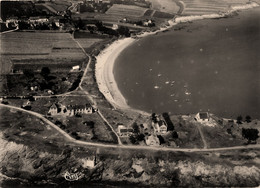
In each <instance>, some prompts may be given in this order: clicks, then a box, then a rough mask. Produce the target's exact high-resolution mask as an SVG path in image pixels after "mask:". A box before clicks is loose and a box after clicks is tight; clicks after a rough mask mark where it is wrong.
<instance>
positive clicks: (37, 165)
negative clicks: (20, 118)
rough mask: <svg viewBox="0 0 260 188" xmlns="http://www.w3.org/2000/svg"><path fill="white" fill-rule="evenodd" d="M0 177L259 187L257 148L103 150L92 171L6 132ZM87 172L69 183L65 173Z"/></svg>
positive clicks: (27, 181)
mask: <svg viewBox="0 0 260 188" xmlns="http://www.w3.org/2000/svg"><path fill="white" fill-rule="evenodd" d="M0 143H1V146H3V147H2V148H3V149H2V150H1V152H0V161H1V163H0V170H1V175H0V181H1V182H2V185H1V186H3V187H8V186H9V187H10V186H13V185H17V184H24V185H63V184H64V185H77V184H79V185H86V184H88V185H89V184H92V183H93V182H96V183H97V182H98V184H110V185H114V184H115V183H116V184H117V185H120V184H121V185H125V184H129V185H135V186H190V185H195V184H196V185H198V186H200V187H202V186H258V185H259V184H260V181H259V180H260V168H259V155H260V152H259V151H258V150H252V151H246V150H245V151H240V152H236V151H233V152H232V153H235V154H236V156H232V155H231V153H230V152H225V153H224V152H223V153H191V154H190V153H182V152H168V153H167V152H156V153H153V152H147V153H145V152H137V153H136V152H129V151H128V152H124V153H125V154H122V153H117V154H111V155H108V154H102V152H101V154H100V155H99V156H98V159H99V162H98V164H97V165H96V167H95V168H93V169H88V168H84V167H83V166H84V165H82V158H80V157H77V156H76V155H75V151H73V149H70V148H69V147H68V148H66V149H65V150H64V151H63V152H62V154H53V153H49V152H42V151H37V150H36V149H33V148H30V147H28V146H25V145H23V144H17V143H15V142H11V141H6V140H5V139H4V138H3V136H2V135H1V138H0ZM66 171H70V172H73V173H74V174H75V173H82V174H83V178H81V179H80V180H78V181H72V182H70V181H66V180H65V179H64V172H66Z"/></svg>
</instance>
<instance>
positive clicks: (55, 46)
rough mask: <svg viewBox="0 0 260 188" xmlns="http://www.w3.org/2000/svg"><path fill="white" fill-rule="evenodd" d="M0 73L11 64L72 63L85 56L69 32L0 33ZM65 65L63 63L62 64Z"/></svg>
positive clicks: (5, 71) (5, 70)
mask: <svg viewBox="0 0 260 188" xmlns="http://www.w3.org/2000/svg"><path fill="white" fill-rule="evenodd" d="M0 54H1V60H0V61H1V74H8V73H10V71H11V64H12V63H13V62H16V63H17V62H19V64H22V63H24V64H31V65H32V64H40V63H43V64H46V63H47V64H65V63H69V64H71V63H72V64H74V63H73V61H76V62H77V63H78V62H80V61H82V60H83V59H84V58H85V55H84V53H83V52H82V50H81V49H80V48H79V47H78V46H77V44H76V43H75V42H74V41H73V40H72V38H71V36H70V34H69V33H34V32H13V33H7V34H4V35H1V48H0ZM64 66H65V65H64Z"/></svg>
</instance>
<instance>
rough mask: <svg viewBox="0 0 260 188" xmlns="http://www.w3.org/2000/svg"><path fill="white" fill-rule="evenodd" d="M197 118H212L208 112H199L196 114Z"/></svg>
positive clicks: (198, 119) (202, 119) (199, 119)
mask: <svg viewBox="0 0 260 188" xmlns="http://www.w3.org/2000/svg"><path fill="white" fill-rule="evenodd" d="M195 118H196V120H197V121H199V122H205V121H209V120H210V116H209V113H208V112H199V113H197V114H196V116H195Z"/></svg>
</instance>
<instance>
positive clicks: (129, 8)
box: [106, 4, 147, 18]
mask: <svg viewBox="0 0 260 188" xmlns="http://www.w3.org/2000/svg"><path fill="white" fill-rule="evenodd" d="M146 10H147V9H146V8H142V7H138V6H133V5H119V4H114V5H113V6H112V7H111V8H110V9H108V11H107V12H106V14H108V15H112V16H118V17H122V18H124V17H141V16H143V15H144V13H145V12H146Z"/></svg>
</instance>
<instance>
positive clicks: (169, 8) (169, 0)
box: [149, 0, 180, 14]
mask: <svg viewBox="0 0 260 188" xmlns="http://www.w3.org/2000/svg"><path fill="white" fill-rule="evenodd" d="M149 2H151V3H152V9H153V10H157V11H161V12H166V13H169V14H176V13H177V12H178V11H179V9H180V7H179V6H178V5H177V4H176V3H175V2H174V1H173V0H163V1H161V0H149Z"/></svg>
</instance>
